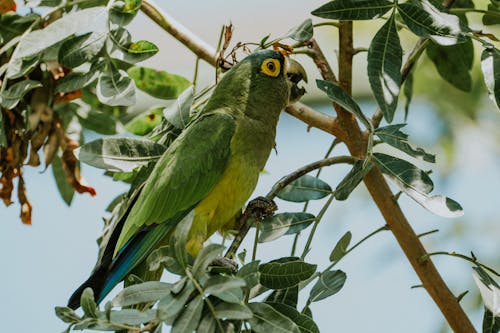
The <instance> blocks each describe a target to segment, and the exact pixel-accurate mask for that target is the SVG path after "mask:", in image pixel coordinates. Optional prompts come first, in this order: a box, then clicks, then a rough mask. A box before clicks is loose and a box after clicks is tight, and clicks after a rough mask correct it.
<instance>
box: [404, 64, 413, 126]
mask: <svg viewBox="0 0 500 333" xmlns="http://www.w3.org/2000/svg"><path fill="white" fill-rule="evenodd" d="M403 93H404V96H405V98H406V101H405V118H404V120H405V121H406V120H407V119H408V114H409V112H410V104H411V100H412V98H413V72H410V74H408V76H406V80H405V84H404V89H403Z"/></svg>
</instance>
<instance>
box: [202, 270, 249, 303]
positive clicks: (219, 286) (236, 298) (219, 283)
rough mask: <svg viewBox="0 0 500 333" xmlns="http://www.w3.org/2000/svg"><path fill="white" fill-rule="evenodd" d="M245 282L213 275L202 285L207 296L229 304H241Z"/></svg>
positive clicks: (235, 278)
mask: <svg viewBox="0 0 500 333" xmlns="http://www.w3.org/2000/svg"><path fill="white" fill-rule="evenodd" d="M245 285H246V283H245V280H243V279H242V278H237V277H229V276H224V275H214V276H212V277H210V278H209V279H208V280H207V282H206V283H205V284H204V286H203V287H204V290H205V292H206V293H207V294H209V295H213V296H215V297H218V298H220V299H221V300H223V301H226V302H229V303H241V301H242V300H243V289H242V288H243V287H244V286H245Z"/></svg>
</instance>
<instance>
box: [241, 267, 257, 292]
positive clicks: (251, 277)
mask: <svg viewBox="0 0 500 333" xmlns="http://www.w3.org/2000/svg"><path fill="white" fill-rule="evenodd" d="M259 264H260V260H255V261H252V262H249V263H248V264H246V265H244V266H243V267H241V268H240V270H239V271H238V273H236V276H237V277H240V278H242V279H243V280H245V285H246V286H245V287H244V289H245V291H250V289H252V288H253V287H255V286H256V285H258V284H259V280H260V272H259Z"/></svg>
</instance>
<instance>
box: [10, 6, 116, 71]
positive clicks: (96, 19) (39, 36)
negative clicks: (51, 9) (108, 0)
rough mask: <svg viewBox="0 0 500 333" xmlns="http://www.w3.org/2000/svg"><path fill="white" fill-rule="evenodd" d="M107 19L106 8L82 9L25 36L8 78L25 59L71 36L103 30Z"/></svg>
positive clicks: (12, 61)
mask: <svg viewBox="0 0 500 333" xmlns="http://www.w3.org/2000/svg"><path fill="white" fill-rule="evenodd" d="M106 18H107V10H106V7H94V8H88V9H81V10H78V11H75V12H72V13H69V14H66V15H64V16H63V17H61V18H60V19H58V20H56V21H54V22H53V23H51V24H49V25H48V26H46V27H45V28H43V29H40V30H35V31H32V32H30V33H28V34H27V35H24V36H23V37H22V38H21V40H20V42H19V44H18V46H17V48H16V51H15V52H14V54H13V55H12V58H11V60H10V62H9V69H8V73H9V74H8V77H12V76H15V75H16V74H17V73H18V72H19V70H20V68H21V64H22V59H23V58H25V57H28V56H32V55H34V54H37V53H40V52H42V51H44V50H45V49H47V48H49V47H50V46H52V45H54V44H56V43H58V42H60V41H62V40H64V39H66V38H68V37H69V36H71V35H74V34H77V33H78V34H83V33H86V32H89V31H96V30H99V29H102V28H104V27H103V23H104V22H105V20H106Z"/></svg>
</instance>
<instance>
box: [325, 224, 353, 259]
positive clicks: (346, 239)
mask: <svg viewBox="0 0 500 333" xmlns="http://www.w3.org/2000/svg"><path fill="white" fill-rule="evenodd" d="M351 238H352V234H351V232H350V231H348V232H346V233H345V234H344V236H342V237H340V239H339V241H338V242H337V244H335V247H334V248H333V250H332V253H330V261H331V262H337V261H339V260H340V259H342V258H343V257H344V256H345V254H346V253H347V247H349V244H350V243H351Z"/></svg>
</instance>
